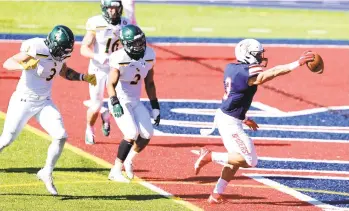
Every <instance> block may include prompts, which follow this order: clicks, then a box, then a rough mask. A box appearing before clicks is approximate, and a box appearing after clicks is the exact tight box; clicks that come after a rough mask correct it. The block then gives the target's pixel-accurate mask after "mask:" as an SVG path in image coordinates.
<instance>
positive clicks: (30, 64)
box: [19, 58, 39, 70]
mask: <svg viewBox="0 0 349 211" xmlns="http://www.w3.org/2000/svg"><path fill="white" fill-rule="evenodd" d="M38 63H39V59H34V58H30V59H29V60H28V61H26V62H24V61H22V62H20V63H19V64H20V65H22V67H23V69H24V70H32V69H35V68H36V67H37V66H38Z"/></svg>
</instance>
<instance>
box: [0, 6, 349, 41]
mask: <svg viewBox="0 0 349 211" xmlns="http://www.w3.org/2000/svg"><path fill="white" fill-rule="evenodd" d="M100 13H101V10H100V6H99V3H98V2H94V3H89V2H1V7H0V14H1V15H0V33H43V34H47V33H48V31H49V30H51V28H52V26H53V25H55V24H66V25H68V26H69V27H71V28H72V29H73V30H74V32H75V34H77V35H82V34H83V33H84V29H83V27H84V24H85V23H86V20H87V19H88V18H89V17H91V16H93V15H96V14H100ZM136 16H137V20H138V23H139V25H140V26H141V27H143V28H144V29H145V30H146V34H147V35H148V36H177V37H178V36H185V37H255V38H302V39H303V38H319V39H349V21H348V20H349V12H343V11H319V10H318V11H316V10H291V9H265V8H263V9H257V8H233V7H214V6H187V5H186V6H184V5H165V4H142V3H139V4H136ZM195 30H199V31H195Z"/></svg>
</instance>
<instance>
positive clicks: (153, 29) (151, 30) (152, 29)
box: [141, 26, 156, 32]
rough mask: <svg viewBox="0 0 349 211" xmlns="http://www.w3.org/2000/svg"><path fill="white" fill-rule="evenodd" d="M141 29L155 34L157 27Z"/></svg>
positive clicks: (142, 27) (143, 27)
mask: <svg viewBox="0 0 349 211" xmlns="http://www.w3.org/2000/svg"><path fill="white" fill-rule="evenodd" d="M141 29H142V30H143V31H146V32H155V31H156V27H154V26H141Z"/></svg>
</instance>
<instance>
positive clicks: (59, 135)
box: [50, 129, 68, 140]
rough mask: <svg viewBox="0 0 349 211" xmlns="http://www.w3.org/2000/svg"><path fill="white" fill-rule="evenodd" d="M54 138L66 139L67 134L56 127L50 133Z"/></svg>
mask: <svg viewBox="0 0 349 211" xmlns="http://www.w3.org/2000/svg"><path fill="white" fill-rule="evenodd" d="M50 135H51V136H52V138H53V139H55V140H62V139H67V138H68V134H67V132H66V131H65V130H64V129H57V130H56V131H55V132H54V133H53V134H50Z"/></svg>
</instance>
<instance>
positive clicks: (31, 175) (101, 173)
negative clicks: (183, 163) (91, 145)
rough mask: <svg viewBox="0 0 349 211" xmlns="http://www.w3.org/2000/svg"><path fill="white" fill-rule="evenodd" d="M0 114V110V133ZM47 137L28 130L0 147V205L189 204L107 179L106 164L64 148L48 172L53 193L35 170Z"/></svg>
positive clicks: (44, 208) (165, 207) (96, 206)
mask: <svg viewBox="0 0 349 211" xmlns="http://www.w3.org/2000/svg"><path fill="white" fill-rule="evenodd" d="M3 123H4V120H3V118H1V116H0V134H1V131H2V128H3ZM49 144H50V142H49V140H46V139H45V138H43V137H41V136H38V135H36V134H34V133H32V132H30V131H28V130H23V131H22V133H21V134H20V136H19V137H18V138H17V140H16V141H15V142H14V143H13V144H12V145H10V146H9V147H8V148H6V149H5V150H4V151H3V152H1V153H0V190H1V191H0V202H1V203H0V210H14V211H17V210H26V211H28V210H35V211H40V210H42V211H51V210H52V211H53V210H64V211H69V210H71V211H78V210H83V211H85V210H94V211H97V210H101V211H106V210H135V211H140V210H142V211H143V210H174V211H176V210H178V211H183V210H189V209H188V208H186V207H184V206H182V205H180V204H178V203H175V202H174V201H173V200H170V199H168V198H165V197H163V196H162V195H159V194H157V193H155V192H152V191H150V190H149V189H147V188H145V187H143V186H141V185H140V184H138V183H131V184H122V183H116V182H111V181H109V180H108V179H107V175H108V173H109V168H106V167H104V166H101V165H98V164H96V163H95V162H94V161H91V160H89V159H87V158H84V157H82V156H80V155H77V154H75V153H73V152H72V151H70V150H69V149H65V150H64V151H63V154H62V156H61V158H60V159H59V161H58V164H57V168H56V169H55V171H54V173H53V176H54V179H55V185H56V187H57V189H58V191H59V194H60V196H57V197H53V196H51V195H50V194H48V192H47V191H46V188H45V186H44V184H43V183H42V182H41V181H39V180H37V179H36V176H35V174H36V172H37V171H38V170H39V169H40V168H41V167H42V166H43V165H44V163H45V159H46V152H47V149H48V146H49Z"/></svg>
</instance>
